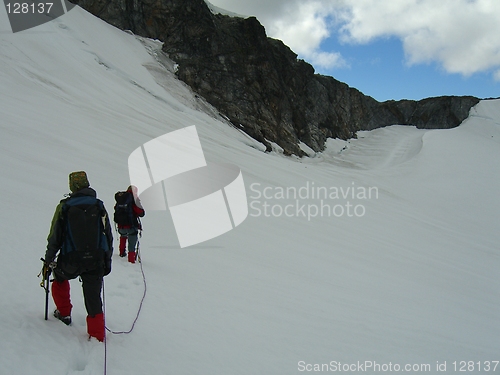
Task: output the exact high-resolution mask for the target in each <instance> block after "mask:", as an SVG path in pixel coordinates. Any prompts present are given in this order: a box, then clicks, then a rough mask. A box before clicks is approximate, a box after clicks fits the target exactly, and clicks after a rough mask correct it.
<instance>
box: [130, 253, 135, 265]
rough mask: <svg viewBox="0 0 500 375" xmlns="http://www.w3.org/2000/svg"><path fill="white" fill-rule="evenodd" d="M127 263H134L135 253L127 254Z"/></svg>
mask: <svg viewBox="0 0 500 375" xmlns="http://www.w3.org/2000/svg"><path fill="white" fill-rule="evenodd" d="M128 261H129V262H130V263H135V251H129V252H128Z"/></svg>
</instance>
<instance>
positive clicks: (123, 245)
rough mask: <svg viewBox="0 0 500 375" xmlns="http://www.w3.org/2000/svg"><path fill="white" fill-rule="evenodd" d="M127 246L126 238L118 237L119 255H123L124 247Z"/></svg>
mask: <svg viewBox="0 0 500 375" xmlns="http://www.w3.org/2000/svg"><path fill="white" fill-rule="evenodd" d="M126 244H127V237H125V236H123V237H120V247H119V249H120V255H123V254H125V246H126Z"/></svg>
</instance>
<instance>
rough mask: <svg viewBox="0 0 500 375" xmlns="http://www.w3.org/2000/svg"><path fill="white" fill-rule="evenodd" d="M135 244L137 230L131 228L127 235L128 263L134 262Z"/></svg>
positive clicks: (135, 256)
mask: <svg viewBox="0 0 500 375" xmlns="http://www.w3.org/2000/svg"><path fill="white" fill-rule="evenodd" d="M136 245H137V231H136V230H133V232H131V233H130V234H129V235H128V261H129V262H130V263H135V260H136V258H137V254H136V252H135V246H136Z"/></svg>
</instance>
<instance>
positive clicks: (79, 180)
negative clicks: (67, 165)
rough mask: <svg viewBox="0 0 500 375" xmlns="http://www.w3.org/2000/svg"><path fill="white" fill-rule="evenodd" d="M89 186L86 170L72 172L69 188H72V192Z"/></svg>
mask: <svg viewBox="0 0 500 375" xmlns="http://www.w3.org/2000/svg"><path fill="white" fill-rule="evenodd" d="M89 186H90V184H89V180H88V179H87V174H86V173H85V172H84V171H79V172H72V173H70V174H69V190H71V192H72V193H74V192H77V191H78V190H81V189H83V188H87V187H89Z"/></svg>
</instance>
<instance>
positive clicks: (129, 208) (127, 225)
mask: <svg viewBox="0 0 500 375" xmlns="http://www.w3.org/2000/svg"><path fill="white" fill-rule="evenodd" d="M115 201H116V204H115V207H114V215H113V220H114V222H115V223H116V225H117V227H118V233H119V234H120V246H119V249H120V257H125V256H126V255H127V252H126V248H127V250H128V261H129V262H130V263H135V261H136V259H137V252H136V246H137V241H138V235H139V233H140V231H142V224H141V220H140V218H141V217H144V215H145V213H146V212H145V211H144V208H143V207H142V205H141V201H140V199H139V197H138V195H137V187H135V186H133V185H131V186H129V187H128V189H127V190H126V191H119V192H117V193H116V194H115ZM127 240H128V246H127Z"/></svg>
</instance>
